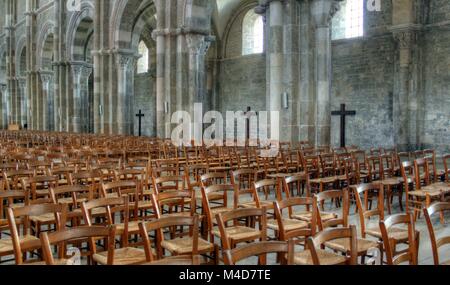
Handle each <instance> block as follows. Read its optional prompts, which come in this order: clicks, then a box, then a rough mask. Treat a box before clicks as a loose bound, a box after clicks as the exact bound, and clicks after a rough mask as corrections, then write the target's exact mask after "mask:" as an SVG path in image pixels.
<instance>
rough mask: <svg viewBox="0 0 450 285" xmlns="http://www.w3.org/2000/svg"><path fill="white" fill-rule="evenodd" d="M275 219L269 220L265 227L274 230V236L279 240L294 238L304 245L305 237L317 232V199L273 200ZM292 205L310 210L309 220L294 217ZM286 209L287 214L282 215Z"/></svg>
mask: <svg viewBox="0 0 450 285" xmlns="http://www.w3.org/2000/svg"><path fill="white" fill-rule="evenodd" d="M274 203H275V205H274V208H275V217H276V220H269V221H268V223H267V227H268V228H269V229H272V230H274V231H275V233H276V236H277V237H278V239H279V240H281V241H288V240H290V239H295V240H296V241H297V242H298V243H302V242H303V244H304V245H305V241H306V238H308V237H310V236H314V235H315V234H316V232H317V200H316V198H315V197H313V198H310V197H307V198H289V199H286V200H283V201H277V202H274ZM294 207H295V208H297V209H298V208H299V207H305V208H306V209H307V211H311V213H312V216H311V220H310V221H309V222H307V221H302V220H299V219H295V218H294V213H295V212H294ZM285 209H287V210H288V215H287V217H286V216H283V210H285Z"/></svg>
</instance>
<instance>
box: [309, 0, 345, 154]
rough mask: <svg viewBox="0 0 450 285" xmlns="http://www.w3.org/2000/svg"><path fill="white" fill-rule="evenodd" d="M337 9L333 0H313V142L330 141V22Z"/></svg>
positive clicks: (322, 142)
mask: <svg viewBox="0 0 450 285" xmlns="http://www.w3.org/2000/svg"><path fill="white" fill-rule="evenodd" d="M338 9H339V2H338V1H334V0H313V1H312V3H311V15H312V18H313V21H314V26H315V94H316V96H315V101H316V108H315V112H316V117H315V142H314V144H315V145H316V146H323V145H327V146H328V145H330V143H331V100H330V96H331V32H330V24H331V19H332V18H333V16H334V14H335V13H336V12H337V11H338Z"/></svg>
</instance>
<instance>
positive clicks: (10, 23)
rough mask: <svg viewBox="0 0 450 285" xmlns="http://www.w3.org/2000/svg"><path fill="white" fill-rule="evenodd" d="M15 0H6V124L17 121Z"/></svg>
mask: <svg viewBox="0 0 450 285" xmlns="http://www.w3.org/2000/svg"><path fill="white" fill-rule="evenodd" d="M16 5H17V1H15V0H6V15H5V16H6V17H5V22H6V23H5V34H6V37H5V39H6V76H7V77H6V78H7V86H8V94H9V100H10V104H9V106H10V108H11V109H10V114H8V124H15V123H17V124H18V123H19V122H18V120H17V109H16V105H17V103H16V101H17V84H16V83H17V82H16V65H15V63H16V61H15V59H16V37H15V32H16V29H15V24H16V22H17V16H16V15H17V13H16Z"/></svg>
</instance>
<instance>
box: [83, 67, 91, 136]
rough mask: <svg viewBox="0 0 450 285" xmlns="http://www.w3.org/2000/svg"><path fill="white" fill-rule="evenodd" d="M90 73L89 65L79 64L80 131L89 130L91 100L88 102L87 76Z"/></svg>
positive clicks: (86, 131)
mask: <svg viewBox="0 0 450 285" xmlns="http://www.w3.org/2000/svg"><path fill="white" fill-rule="evenodd" d="M91 74H92V67H91V66H81V75H80V92H81V96H80V97H81V106H82V108H81V132H83V133H88V132H89V117H90V114H89V111H90V110H89V108H90V104H91V102H89V77H90V76H91Z"/></svg>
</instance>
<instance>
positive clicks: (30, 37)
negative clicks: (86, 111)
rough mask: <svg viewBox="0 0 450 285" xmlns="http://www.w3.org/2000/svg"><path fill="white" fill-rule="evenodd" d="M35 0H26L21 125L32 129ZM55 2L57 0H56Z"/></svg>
mask: <svg viewBox="0 0 450 285" xmlns="http://www.w3.org/2000/svg"><path fill="white" fill-rule="evenodd" d="M37 2H38V1H36V0H27V3H26V4H27V5H26V7H27V9H26V10H27V12H26V13H25V15H26V28H27V29H26V34H27V54H26V58H27V75H26V89H25V90H24V93H22V94H23V96H22V105H23V106H22V112H21V113H22V125H24V124H27V128H28V129H33V127H34V124H36V123H37V122H35V121H33V120H32V119H31V118H32V116H31V112H32V109H33V106H32V102H33V99H34V98H33V97H35V96H37V94H38V93H39V78H38V73H37V58H38V57H37V54H36V41H37V29H38V24H37V16H38V14H37V12H36V10H37V8H38V5H37ZM56 2H57V1H56Z"/></svg>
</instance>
